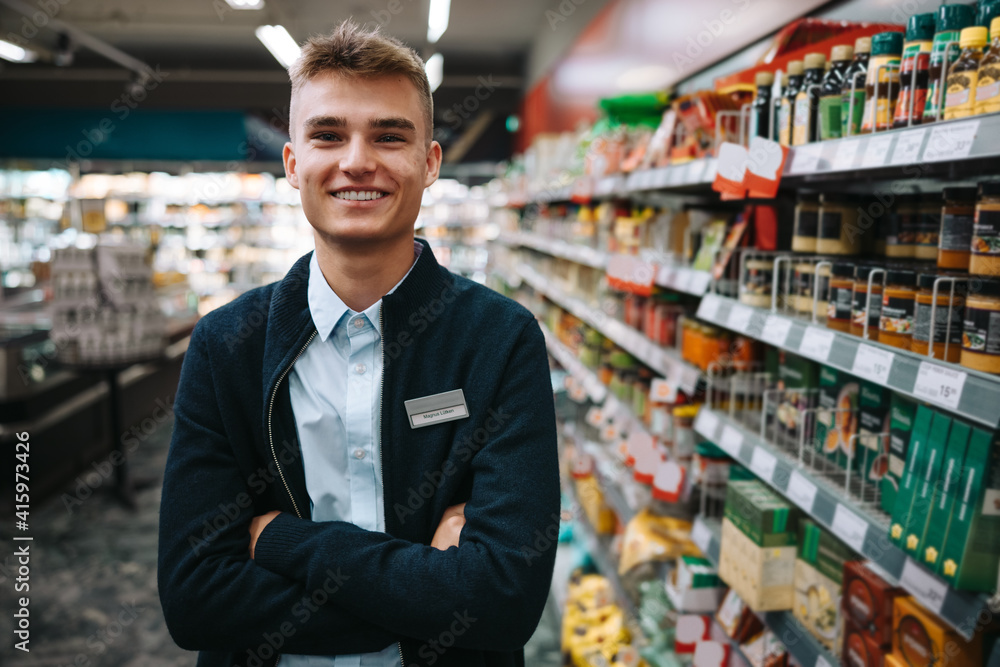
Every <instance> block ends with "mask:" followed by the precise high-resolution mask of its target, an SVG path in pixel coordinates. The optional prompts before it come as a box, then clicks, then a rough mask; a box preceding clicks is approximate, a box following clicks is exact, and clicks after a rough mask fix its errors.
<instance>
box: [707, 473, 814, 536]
mask: <svg viewBox="0 0 1000 667" xmlns="http://www.w3.org/2000/svg"><path fill="white" fill-rule="evenodd" d="M798 514H799V510H798V508H797V507H795V506H793V505H791V504H789V503H788V502H787V501H786V500H785V499H784V498H782V497H781V496H779V495H778V494H776V493H775V492H773V491H771V489H769V488H767V487H766V486H765V485H764V483H763V482H761V481H759V480H750V481H742V482H730V483H729V484H728V485H727V487H726V509H725V517H726V518H727V519H729V520H730V522H732V524H733V526H735V527H736V528H737V529H739V530H740V532H742V533H743V534H744V535H746V536H747V537H748V538H750V540H751V541H752V542H753V543H754V544H756V545H758V546H762V547H782V546H789V545H794V544H795V533H796V530H797V527H798Z"/></svg>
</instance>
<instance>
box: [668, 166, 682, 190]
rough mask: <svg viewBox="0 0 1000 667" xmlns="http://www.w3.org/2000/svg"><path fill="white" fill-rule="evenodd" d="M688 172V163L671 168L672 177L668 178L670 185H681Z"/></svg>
mask: <svg viewBox="0 0 1000 667" xmlns="http://www.w3.org/2000/svg"><path fill="white" fill-rule="evenodd" d="M686 172H687V165H681V166H679V167H671V168H670V178H669V179H668V180H667V182H668V183H670V185H680V184H681V183H683V182H684V174H685V173H686Z"/></svg>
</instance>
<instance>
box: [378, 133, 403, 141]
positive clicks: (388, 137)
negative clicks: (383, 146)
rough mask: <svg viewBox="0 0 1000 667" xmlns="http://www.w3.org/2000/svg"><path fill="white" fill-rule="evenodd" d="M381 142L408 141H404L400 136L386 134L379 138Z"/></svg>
mask: <svg viewBox="0 0 1000 667" xmlns="http://www.w3.org/2000/svg"><path fill="white" fill-rule="evenodd" d="M379 141H382V142H395V141H406V139H404V138H403V137H401V136H399V135H398V134H386V135H384V136H382V137H379Z"/></svg>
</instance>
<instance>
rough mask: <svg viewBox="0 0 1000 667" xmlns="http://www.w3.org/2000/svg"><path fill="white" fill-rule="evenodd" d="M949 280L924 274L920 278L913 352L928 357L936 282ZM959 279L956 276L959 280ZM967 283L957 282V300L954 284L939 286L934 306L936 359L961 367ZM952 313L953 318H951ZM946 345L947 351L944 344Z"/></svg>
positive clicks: (912, 343)
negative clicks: (959, 361) (952, 291)
mask: <svg viewBox="0 0 1000 667" xmlns="http://www.w3.org/2000/svg"><path fill="white" fill-rule="evenodd" d="M947 277H949V276H945V275H941V274H937V273H921V274H920V275H919V276H917V287H918V288H919V291H918V292H917V300H916V307H915V312H914V316H913V339H912V340H911V341H910V350H912V351H913V352H916V353H917V354H922V355H926V354H927V349H928V347H930V345H931V340H930V339H931V306H932V304H934V299H933V296H934V282H935V281H936V280H937V279H938V278H947ZM956 277H957V276H956ZM965 290H966V284H965V282H964V281H961V282H959V281H956V282H955V296H954V297H952V296H951V283H950V282H942V283H940V284H939V285H938V294H937V303H936V304H934V352H933V356H934V358H935V359H944V360H945V361H950V362H952V363H958V359H959V357H960V356H961V354H962V323H963V320H962V316H963V315H964V314H965ZM949 313H950V316H949ZM946 342H947V348H948V349H947V350H945V347H946V345H945V343H946Z"/></svg>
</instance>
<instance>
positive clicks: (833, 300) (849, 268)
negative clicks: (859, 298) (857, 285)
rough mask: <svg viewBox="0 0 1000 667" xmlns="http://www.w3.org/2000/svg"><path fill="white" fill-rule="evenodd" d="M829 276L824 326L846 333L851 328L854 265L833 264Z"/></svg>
mask: <svg viewBox="0 0 1000 667" xmlns="http://www.w3.org/2000/svg"><path fill="white" fill-rule="evenodd" d="M830 274H831V277H830V290H829V295H830V296H829V299H828V305H827V309H826V326H827V328H829V329H834V330H836V331H844V332H847V331H849V330H850V328H851V306H852V304H853V301H854V265H853V264H847V263H837V264H834V265H833V266H832V267H831V268H830Z"/></svg>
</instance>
